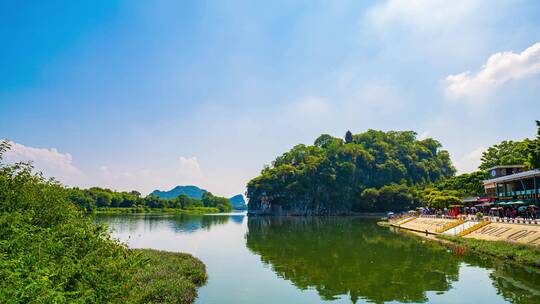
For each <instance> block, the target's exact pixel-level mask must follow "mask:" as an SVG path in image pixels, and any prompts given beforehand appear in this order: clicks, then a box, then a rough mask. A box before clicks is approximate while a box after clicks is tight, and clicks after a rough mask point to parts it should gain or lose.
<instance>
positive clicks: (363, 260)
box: [246, 217, 540, 303]
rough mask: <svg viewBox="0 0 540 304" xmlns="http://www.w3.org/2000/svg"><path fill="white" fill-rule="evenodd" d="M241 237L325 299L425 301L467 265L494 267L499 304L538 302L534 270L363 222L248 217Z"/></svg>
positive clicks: (294, 280)
mask: <svg viewBox="0 0 540 304" xmlns="http://www.w3.org/2000/svg"><path fill="white" fill-rule="evenodd" d="M246 240H247V247H248V248H249V249H250V250H251V251H252V252H253V253H255V254H258V255H260V256H261V260H262V261H263V262H264V263H266V264H267V265H270V266H271V267H272V269H273V271H275V272H276V274H277V275H278V276H280V277H282V278H285V279H287V280H290V281H291V282H292V283H293V284H294V285H295V286H297V287H298V288H300V289H304V290H305V289H308V288H315V289H316V290H317V292H318V293H319V295H320V296H321V298H322V299H324V300H333V299H337V298H339V297H341V296H347V297H349V298H350V300H351V302H353V303H356V302H357V301H358V299H364V300H367V301H369V302H376V303H383V302H387V301H399V302H427V301H430V300H432V299H433V298H436V297H437V296H443V295H444V294H445V292H447V291H449V290H450V289H452V287H453V286H452V285H453V284H454V283H455V282H457V281H458V280H459V273H460V268H461V267H462V266H463V265H464V264H466V265H468V266H469V267H470V268H471V269H473V270H474V269H482V268H483V269H493V271H492V272H491V273H490V275H489V277H490V278H491V280H492V285H493V286H494V287H495V288H496V290H497V292H498V294H499V295H500V296H502V297H503V298H504V299H505V300H506V301H510V302H513V303H540V298H538V292H539V290H540V284H539V281H538V280H539V278H540V276H539V274H538V273H537V272H536V271H533V270H531V269H526V268H521V267H512V266H508V265H506V264H503V263H500V262H494V261H493V260H492V259H486V258H481V257H478V256H476V255H473V254H469V253H465V252H464V251H463V250H462V249H459V248H454V249H455V250H448V248H446V247H443V246H441V245H439V244H436V243H433V242H422V241H419V240H418V239H414V238H411V237H404V236H403V235H400V234H397V233H393V232H391V231H389V230H388V229H382V228H380V227H377V226H376V225H375V224H374V222H373V221H369V220H366V219H360V218H351V217H349V218H339V217H333V218H250V219H249V220H248V232H247V234H246ZM471 266H472V267H471ZM479 289H482V287H481V286H479ZM484 289H485V288H484ZM482 291H484V290H482ZM479 292H480V290H479ZM491 293H493V292H491ZM487 294H488V296H489V297H491V298H493V299H500V297H498V296H496V295H493V294H489V293H487ZM461 296H462V297H461ZM461 296H460V297H461V299H463V300H467V295H461ZM453 297H454V299H456V296H454V295H453ZM456 302H459V300H457V301H456ZM469 302H470V300H469Z"/></svg>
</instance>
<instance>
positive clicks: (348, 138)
mask: <svg viewBox="0 0 540 304" xmlns="http://www.w3.org/2000/svg"><path fill="white" fill-rule="evenodd" d="M352 141H353V136H352V133H351V131H347V133H345V143H346V144H350V143H352Z"/></svg>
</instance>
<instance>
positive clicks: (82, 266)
mask: <svg viewBox="0 0 540 304" xmlns="http://www.w3.org/2000/svg"><path fill="white" fill-rule="evenodd" d="M8 148H9V145H8V143H7V142H6V141H3V142H0V299H1V302H2V303H13V304H15V303H148V300H147V299H160V303H192V302H193V301H194V299H195V297H196V290H195V286H200V285H201V284H203V283H204V282H205V281H206V274H205V268H204V265H202V263H201V262H200V261H198V260H196V259H194V258H193V257H191V256H187V255H181V254H180V255H177V254H166V253H156V252H147V253H144V254H133V252H132V251H131V250H129V249H128V248H127V247H126V246H125V245H124V244H121V243H119V242H118V241H115V240H113V239H111V238H110V235H109V232H108V230H107V228H106V227H104V226H101V225H96V224H95V223H93V222H92V221H91V220H90V219H89V218H88V217H85V216H84V215H83V213H82V212H81V210H80V208H77V207H76V206H75V205H74V204H72V203H71V202H70V200H73V197H74V196H73V195H76V196H75V197H76V198H77V199H78V201H80V202H85V203H88V202H89V201H88V200H87V197H85V196H83V195H81V193H75V192H74V190H73V189H66V188H64V187H63V186H62V185H60V184H59V183H57V182H55V181H54V180H46V179H44V178H43V177H42V175H41V174H39V173H38V174H35V173H33V172H32V170H33V168H32V166H31V165H30V164H25V163H17V164H14V165H6V164H3V163H2V162H1V160H2V156H3V153H4V152H5V151H7V149H8ZM90 194H96V195H99V197H96V198H94V201H91V202H90V203H89V205H92V204H94V205H93V206H98V205H102V206H103V205H105V206H106V205H109V204H112V203H113V201H114V195H111V194H110V192H109V191H104V190H103V189H93V190H91V191H90ZM131 195H133V196H137V195H136V193H131ZM164 274H165V275H164ZM163 294H166V295H174V296H176V298H175V299H172V298H170V297H162V295H163ZM141 295H144V298H141V297H140V296H141Z"/></svg>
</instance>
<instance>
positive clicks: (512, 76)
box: [446, 42, 540, 100]
mask: <svg viewBox="0 0 540 304" xmlns="http://www.w3.org/2000/svg"><path fill="white" fill-rule="evenodd" d="M538 73H540V42H538V43H535V44H533V45H532V46H531V47H529V48H527V49H526V50H524V51H523V52H521V53H519V54H517V53H514V52H501V53H496V54H493V55H491V56H490V57H489V59H488V60H487V62H486V64H484V65H483V66H482V68H481V69H480V71H479V72H477V73H471V72H470V71H466V72H463V73H459V74H455V75H449V76H448V77H446V94H447V95H448V96H449V97H481V96H484V95H486V94H489V93H491V92H493V91H494V90H495V89H496V88H498V87H500V86H501V85H503V84H504V83H506V82H508V81H511V80H518V79H522V78H527V77H530V76H533V75H536V74H538ZM479 100H481V99H479Z"/></svg>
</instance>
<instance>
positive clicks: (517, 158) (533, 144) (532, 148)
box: [479, 120, 540, 170]
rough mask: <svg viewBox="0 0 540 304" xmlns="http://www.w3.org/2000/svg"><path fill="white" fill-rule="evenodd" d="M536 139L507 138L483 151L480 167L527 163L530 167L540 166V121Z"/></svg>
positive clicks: (483, 168)
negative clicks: (518, 139)
mask: <svg viewBox="0 0 540 304" xmlns="http://www.w3.org/2000/svg"><path fill="white" fill-rule="evenodd" d="M536 126H537V127H538V131H537V135H536V139H533V140H531V139H528V138H526V139H524V140H522V141H512V140H505V141H502V142H501V143H499V144H498V145H493V146H491V147H489V148H488V149H487V151H485V152H484V153H482V163H481V164H480V167H479V169H481V170H486V169H488V168H491V167H495V166H504V165H527V166H528V167H529V168H530V169H536V168H540V121H538V120H537V121H536Z"/></svg>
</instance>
